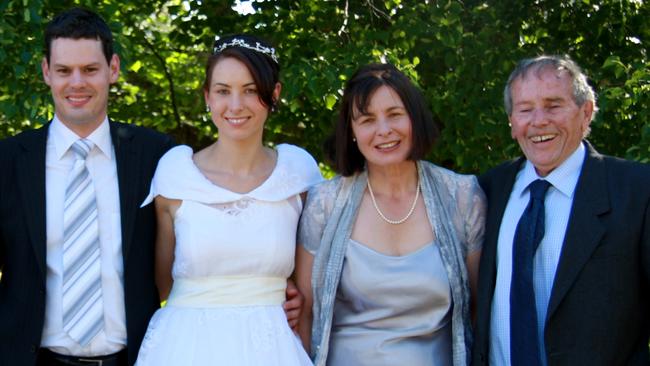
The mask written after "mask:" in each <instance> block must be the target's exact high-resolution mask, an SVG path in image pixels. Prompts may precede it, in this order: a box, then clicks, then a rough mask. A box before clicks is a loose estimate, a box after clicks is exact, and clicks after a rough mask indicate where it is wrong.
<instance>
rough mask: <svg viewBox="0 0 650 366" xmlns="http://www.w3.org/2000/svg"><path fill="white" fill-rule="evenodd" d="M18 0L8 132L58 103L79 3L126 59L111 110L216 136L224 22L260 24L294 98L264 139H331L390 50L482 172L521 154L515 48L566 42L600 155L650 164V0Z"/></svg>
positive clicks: (445, 155) (8, 64)
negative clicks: (48, 53)
mask: <svg viewBox="0 0 650 366" xmlns="http://www.w3.org/2000/svg"><path fill="white" fill-rule="evenodd" d="M233 3H234V1H221V0H202V1H181V0H167V1H154V0H138V1H124V0H119V1H118V0H100V1H98V0H94V1H90V0H77V1H61V0H56V1H54V0H29V1H27V0H5V1H3V2H0V12H1V13H2V14H3V16H2V18H0V75H2V76H1V77H2V83H0V137H3V136H10V135H13V134H15V133H17V132H19V131H21V130H24V129H28V128H34V127H36V126H39V125H41V124H43V123H45V122H47V121H48V120H49V119H50V118H51V117H52V113H53V109H52V106H51V99H50V97H49V90H48V88H47V87H46V85H45V84H44V83H43V82H42V76H41V71H40V62H41V59H42V48H43V46H42V43H43V41H42V36H43V34H42V33H43V28H44V25H45V23H46V22H47V20H48V19H50V18H51V17H52V16H53V15H54V14H56V13H58V12H59V11H61V10H63V9H65V8H68V7H70V6H74V5H81V6H85V7H88V8H90V9H93V10H95V11H97V12H98V13H100V14H101V15H102V16H104V18H105V19H107V20H108V21H109V24H110V26H111V28H112V29H113V32H114V34H115V36H116V40H117V51H118V53H119V55H120V57H121V60H122V68H121V77H120V80H119V82H118V83H117V84H116V85H114V87H113V88H112V90H111V94H112V95H111V103H110V107H109V114H110V116H111V117H112V118H113V119H116V120H122V121H126V122H130V123H136V124H140V125H144V126H148V127H152V128H155V129H158V130H160V131H164V132H167V133H169V134H172V135H173V136H174V137H175V138H176V140H177V141H178V142H181V143H186V144H190V145H192V146H194V147H196V148H198V147H201V146H204V145H206V144H208V143H210V142H211V141H213V140H214V138H215V137H216V135H217V131H216V129H215V127H214V126H213V125H212V122H211V121H210V119H209V117H208V115H207V113H206V112H205V103H204V101H203V94H202V91H201V90H200V86H201V84H202V82H203V77H204V75H203V74H204V67H205V66H204V63H205V60H206V59H207V56H208V54H209V50H210V46H211V44H212V41H213V39H214V36H215V35H226V34H232V33H254V34H257V35H259V36H261V37H263V38H266V39H268V40H270V41H271V42H272V43H273V44H274V45H276V47H277V49H278V51H279V55H280V62H281V64H282V68H283V69H282V81H283V90H282V104H281V107H280V110H279V112H278V113H276V114H274V115H273V116H272V117H271V118H270V119H269V121H268V122H267V133H266V136H265V138H266V139H267V141H271V142H273V143H280V142H290V143H295V144H298V145H301V146H304V147H305V148H307V149H308V150H309V151H310V152H312V153H313V154H314V155H315V156H316V157H317V159H318V160H320V161H322V153H321V145H322V142H323V140H324V139H325V137H326V136H327V135H328V134H329V133H330V131H331V128H332V123H333V121H334V120H335V118H336V111H337V108H338V101H339V100H340V96H341V90H342V88H343V85H344V83H345V81H346V80H347V78H348V77H349V76H350V75H351V74H352V73H353V72H354V71H355V70H356V69H357V68H358V67H359V66H361V65H363V64H366V63H369V62H381V61H389V62H392V63H394V64H396V65H397V66H398V67H399V68H401V69H402V70H404V71H405V72H406V73H407V74H408V75H409V76H411V77H412V79H413V80H414V81H415V82H416V83H417V84H418V85H419V86H420V87H421V89H422V90H423V92H424V94H425V95H426V98H427V100H428V102H429V104H430V107H431V110H432V111H433V113H434V117H435V120H436V121H437V123H439V124H440V126H441V128H442V136H441V138H440V140H439V141H438V144H437V146H436V148H435V149H434V151H433V152H432V153H431V155H430V159H431V160H433V161H434V162H436V163H438V164H441V165H444V166H447V167H450V168H453V169H457V170H460V171H464V172H482V171H484V170H486V169H487V168H489V167H491V166H494V165H495V164H497V163H498V162H500V161H502V160H504V159H507V158H511V157H514V156H517V155H519V149H518V147H517V145H516V143H514V142H513V140H512V139H511V138H510V135H509V128H508V124H507V123H508V122H507V116H506V115H505V113H504V111H503V107H502V90H503V86H504V83H505V80H506V78H507V76H508V74H509V72H510V71H511V70H512V69H513V68H514V65H515V63H516V61H518V60H519V59H521V58H523V57H531V56H535V55H538V54H541V53H549V54H565V53H566V54H569V55H570V56H571V57H572V58H573V59H575V60H576V61H577V62H578V64H580V65H581V66H582V67H583V68H584V69H585V71H586V73H587V74H588V75H589V76H590V77H591V80H592V82H593V85H594V87H595V89H596V91H597V92H598V94H599V103H598V104H599V107H600V111H599V113H598V115H597V118H596V120H595V121H594V123H593V124H592V134H591V137H590V139H591V141H592V142H593V143H594V144H595V145H596V147H597V148H598V149H600V150H601V151H602V152H603V153H607V154H612V155H618V156H624V157H627V158H630V159H635V160H639V161H645V162H650V122H648V121H649V120H650V119H649V118H648V117H650V116H649V113H650V112H649V110H648V106H649V105H650V103H649V102H650V61H649V60H648V55H647V46H646V43H647V41H648V38H649V37H650V23H648V22H647V19H649V18H650V6H649V5H648V4H647V3H644V2H641V1H634V0H616V1H614V0H582V1H571V2H566V1H551V0H537V1H471V0H470V1H459V0H440V1H434V0H430V1H422V0H417V1H416V0H363V1H349V0H347V1H315V0H311V1H298V0H271V1H262V2H254V3H253V6H254V8H255V12H254V13H253V14H241V13H238V12H237V11H235V10H233V8H232V7H233Z"/></svg>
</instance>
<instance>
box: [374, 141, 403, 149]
mask: <svg viewBox="0 0 650 366" xmlns="http://www.w3.org/2000/svg"><path fill="white" fill-rule="evenodd" d="M397 143H398V141H393V142H387V143H385V144H379V145H377V147H378V148H380V149H388V148H390V147H393V146H395V145H397Z"/></svg>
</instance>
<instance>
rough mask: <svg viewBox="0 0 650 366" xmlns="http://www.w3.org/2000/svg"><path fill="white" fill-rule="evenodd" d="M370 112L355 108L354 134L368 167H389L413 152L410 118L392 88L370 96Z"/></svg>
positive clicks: (380, 90)
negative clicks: (362, 111) (363, 112)
mask: <svg viewBox="0 0 650 366" xmlns="http://www.w3.org/2000/svg"><path fill="white" fill-rule="evenodd" d="M366 112H367V113H365V114H362V113H361V111H359V110H357V109H355V110H354V113H353V119H352V123H351V125H352V134H353V136H354V137H355V138H356V140H357V146H358V147H359V151H361V154H362V155H363V156H364V157H365V158H366V161H367V162H368V165H369V166H371V165H377V166H389V165H393V164H399V163H402V162H404V161H406V160H407V159H408V156H409V155H410V153H411V146H412V138H411V130H412V124H411V118H410V117H409V115H408V113H407V111H406V108H404V103H403V102H402V100H401V99H400V97H399V96H398V95H397V93H395V91H394V90H393V89H391V88H390V87H388V86H381V87H379V88H378V89H377V90H376V91H375V92H374V93H373V94H372V96H371V98H370V102H369V103H368V107H367V111H366Z"/></svg>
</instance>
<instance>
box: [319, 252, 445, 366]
mask: <svg viewBox="0 0 650 366" xmlns="http://www.w3.org/2000/svg"><path fill="white" fill-rule="evenodd" d="M451 307H452V301H451V293H450V288H449V280H448V278H447V274H446V272H445V269H444V267H443V264H442V260H441V258H440V252H439V250H438V246H437V245H436V242H435V241H434V242H433V243H430V244H428V245H426V246H424V247H422V248H420V249H418V250H416V251H415V252H412V253H409V254H407V255H404V256H390V255H385V254H382V253H379V252H377V251H375V250H373V249H370V248H368V247H367V246H364V245H363V244H360V243H358V242H355V241H354V240H350V243H349V245H348V247H347V251H346V255H345V260H344V263H343V272H342V275H341V282H340V283H339V287H338V292H337V296H336V301H335V305H334V320H333V327H332V333H331V339H330V351H329V354H328V358H327V365H328V366H350V365H355V366H357V365H358V366H362V365H368V366H370V365H372V366H382V365H409V366H432V365H436V366H438V365H442V366H446V365H451V364H452V360H451V354H452V352H451V322H450V319H451V314H452V312H451Z"/></svg>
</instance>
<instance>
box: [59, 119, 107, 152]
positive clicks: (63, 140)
mask: <svg viewBox="0 0 650 366" xmlns="http://www.w3.org/2000/svg"><path fill="white" fill-rule="evenodd" d="M48 134H49V136H48V138H49V139H50V140H51V141H52V142H53V143H54V149H55V151H56V157H57V159H59V160H60V159H62V158H63V156H64V155H65V153H67V152H68V150H70V146H72V144H74V143H75V141H77V140H79V139H80V138H81V137H79V135H77V134H76V133H74V132H73V131H72V130H71V129H69V128H68V126H66V125H65V124H63V122H61V120H60V119H59V118H58V117H57V116H56V114H55V115H54V118H53V119H52V123H51V124H50V128H49V132H48ZM86 139H88V140H90V141H92V142H93V144H95V146H96V147H97V148H98V149H99V151H100V152H101V153H102V154H104V155H105V156H106V157H107V158H108V159H111V156H112V154H111V146H112V143H111V131H110V125H109V123H108V117H105V118H104V120H103V121H102V123H101V124H100V125H99V127H97V128H96V129H95V131H93V132H92V133H91V134H90V135H88V137H86Z"/></svg>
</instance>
